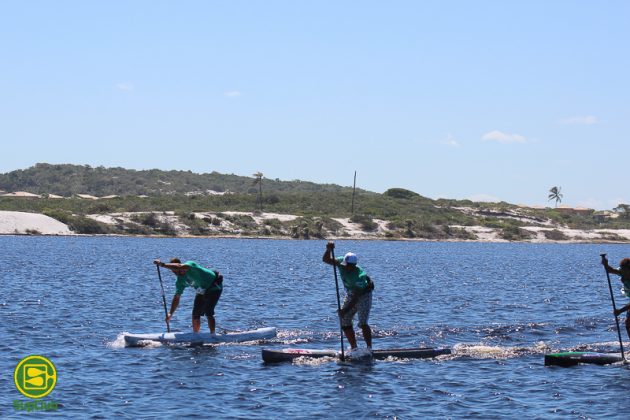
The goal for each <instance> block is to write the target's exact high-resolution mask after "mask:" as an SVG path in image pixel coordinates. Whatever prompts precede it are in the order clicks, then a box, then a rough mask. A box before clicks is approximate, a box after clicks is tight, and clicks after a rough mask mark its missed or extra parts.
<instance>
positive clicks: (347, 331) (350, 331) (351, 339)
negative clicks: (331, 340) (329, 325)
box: [340, 294, 357, 349]
mask: <svg viewBox="0 0 630 420" xmlns="http://www.w3.org/2000/svg"><path fill="white" fill-rule="evenodd" d="M350 300H351V296H349V295H348V294H346V297H345V298H344V300H343V305H342V308H343V307H345V306H346V305H347V304H348V302H349V301H350ZM356 312H357V306H356V305H354V307H353V308H351V309H350V310H349V311H348V312H346V313H345V314H344V315H343V316H342V317H340V322H341V329H342V330H343V333H344V335H345V336H346V338H347V339H348V344H350V348H351V349H356V348H357V336H356V334H355V333H354V328H352V319H353V318H354V314H355V313H356Z"/></svg>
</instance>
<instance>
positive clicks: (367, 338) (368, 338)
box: [361, 324, 372, 349]
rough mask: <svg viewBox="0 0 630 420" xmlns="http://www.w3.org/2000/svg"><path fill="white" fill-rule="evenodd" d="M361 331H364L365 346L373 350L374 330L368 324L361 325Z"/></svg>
mask: <svg viewBox="0 0 630 420" xmlns="http://www.w3.org/2000/svg"><path fill="white" fill-rule="evenodd" d="M361 330H362V331H363V339H364V340H365V345H366V346H368V348H370V349H371V348H372V329H371V328H370V326H369V325H368V324H365V325H361Z"/></svg>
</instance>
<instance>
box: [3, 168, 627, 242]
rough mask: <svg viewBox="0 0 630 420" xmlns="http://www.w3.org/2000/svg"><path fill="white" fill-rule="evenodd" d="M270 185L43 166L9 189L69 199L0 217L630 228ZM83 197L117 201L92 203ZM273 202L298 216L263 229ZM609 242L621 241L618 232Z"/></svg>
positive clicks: (6, 183)
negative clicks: (39, 215) (20, 214)
mask: <svg viewBox="0 0 630 420" xmlns="http://www.w3.org/2000/svg"><path fill="white" fill-rule="evenodd" d="M262 182H263V174H262V173H260V172H257V173H255V174H254V182H252V178H251V177H243V176H237V175H224V174H219V173H217V172H211V173H207V174H194V173H192V172H190V171H161V170H155V169H154V170H147V171H135V170H128V169H123V168H103V167H98V168H92V167H90V166H80V165H50V164H43V163H40V164H37V165H35V166H34V167H31V168H28V169H25V170H18V171H13V172H9V173H6V174H0V189H2V190H5V191H28V192H32V193H36V194H55V195H61V196H63V197H66V198H63V199H59V198H50V197H46V198H37V199H34V198H30V199H29V198H21V197H0V210H10V211H23V212H34V213H43V214H46V215H48V216H50V217H53V218H55V219H57V220H59V221H61V222H63V223H66V224H67V225H68V226H69V227H70V228H71V229H72V230H73V231H75V232H77V233H87V234H140V235H153V234H159V235H176V234H177V233H178V232H180V233H181V232H182V231H184V232H185V233H186V234H189V235H197V236H210V235H224V234H234V233H235V232H237V233H239V234H241V235H248V236H284V237H293V238H304V239H308V238H325V237H326V236H333V235H334V236H343V235H344V234H346V233H345V232H346V230H345V229H344V228H343V226H342V225H341V224H340V223H339V222H338V221H336V220H334V218H339V219H341V218H343V219H349V220H350V221H351V222H352V223H356V224H358V225H359V226H360V229H361V230H362V231H364V232H365V233H366V234H374V233H376V232H378V234H379V235H381V236H382V237H385V238H391V239H436V240H449V239H458V240H462V239H464V240H468V239H471V240H474V239H476V237H475V235H474V234H473V233H471V232H470V231H467V230H466V229H465V227H467V226H484V227H490V228H494V229H497V230H499V231H500V236H501V237H502V238H504V239H507V240H517V241H521V240H530V239H533V238H534V237H535V236H536V235H535V233H533V232H532V231H528V230H527V226H540V227H545V226H549V224H550V223H551V224H552V225H554V226H558V227H568V228H574V229H584V230H588V229H611V230H614V229H622V228H623V229H630V206H628V205H625V204H620V205H619V206H618V207H616V208H615V209H613V211H614V212H615V215H616V216H618V217H616V218H611V217H610V216H609V215H604V214H601V213H599V214H596V213H595V212H571V211H566V210H563V209H562V208H546V209H533V208H523V207H518V206H515V205H512V204H509V203H505V202H500V203H476V202H472V201H470V200H449V199H439V200H432V199H429V198H426V197H423V196H421V195H420V194H418V193H416V192H413V191H409V190H406V189H403V188H391V189H388V190H387V191H385V192H384V193H383V194H379V193H374V192H370V191H365V190H360V189H358V190H357V191H356V194H355V206H354V210H355V212H354V214H351V201H352V188H351V187H341V186H337V185H330V184H324V185H322V184H315V183H310V182H303V181H299V180H294V181H280V180H278V179H276V180H270V179H266V178H264V183H265V187H264V195H263V191H262ZM217 192H219V193H221V194H218V193H217ZM551 192H554V191H553V189H552V190H551ZM555 193H557V198H559V197H561V194H560V189H559V188H557V190H556V191H555ZM76 194H89V195H93V196H97V197H103V196H108V195H115V197H111V198H101V199H99V200H90V199H82V198H79V197H77V196H76ZM554 198H556V197H555V196H554ZM558 202H559V200H558ZM263 204H264V211H265V212H267V213H279V214H292V215H295V216H297V217H298V218H297V219H295V220H293V221H280V220H278V219H266V220H264V222H263V223H257V222H256V220H254V218H253V217H252V216H250V215H249V214H252V212H254V213H253V214H254V216H256V215H260V214H261V213H260V209H261V208H262V207H261V206H262V205H263ZM229 212H246V213H248V214H245V215H242V214H240V215H239V214H234V213H229ZM103 214H108V215H110V216H111V217H113V218H114V220H115V223H107V224H106V223H102V222H100V221H97V220H95V219H96V217H88V216H89V215H103ZM113 215H121V216H113ZM123 215H126V216H123ZM99 220H101V219H100V218H99ZM379 220H381V221H384V222H385V223H384V224H382V226H383V227H384V228H379V223H377V222H378V221H379ZM32 233H33V234H36V233H35V232H32ZM544 234H545V237H547V238H549V239H552V240H564V239H567V238H566V237H563V236H564V235H563V234H562V233H561V232H560V231H559V230H555V231H545V233H544ZM608 237H609V238H615V237H616V235H615V234H614V233H613V232H611V234H610V235H608Z"/></svg>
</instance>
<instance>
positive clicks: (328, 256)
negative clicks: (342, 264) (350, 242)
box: [322, 241, 339, 265]
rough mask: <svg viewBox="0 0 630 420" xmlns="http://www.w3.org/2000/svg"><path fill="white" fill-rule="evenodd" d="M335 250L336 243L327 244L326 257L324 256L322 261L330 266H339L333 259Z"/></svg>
mask: <svg viewBox="0 0 630 420" xmlns="http://www.w3.org/2000/svg"><path fill="white" fill-rule="evenodd" d="M333 249H335V243H334V242H332V241H330V242H328V243H327V244H326V252H324V255H323V256H322V261H323V262H325V263H326V264H330V265H339V263H338V262H337V260H335V259H333V257H332V251H333Z"/></svg>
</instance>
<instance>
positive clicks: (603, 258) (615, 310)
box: [600, 254, 626, 360]
mask: <svg viewBox="0 0 630 420" xmlns="http://www.w3.org/2000/svg"><path fill="white" fill-rule="evenodd" d="M600 255H601V257H602V262H605V261H606V254H600ZM604 271H606V278H607V279H608V290H609V291H610V300H611V302H612V307H613V314H614V315H615V323H616V324H617V336H618V337H619V348H620V349H621V358H622V359H623V360H626V357H625V356H624V354H623V341H622V340H621V329H620V328H619V317H618V316H617V305H615V295H614V294H613V289H612V283H611V282H610V274H609V273H608V270H607V269H606V266H604Z"/></svg>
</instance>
